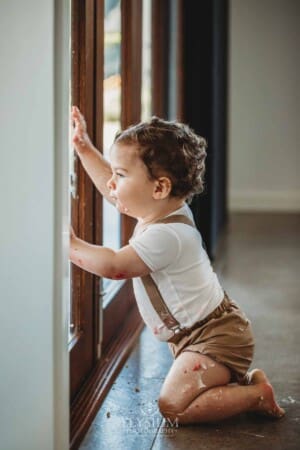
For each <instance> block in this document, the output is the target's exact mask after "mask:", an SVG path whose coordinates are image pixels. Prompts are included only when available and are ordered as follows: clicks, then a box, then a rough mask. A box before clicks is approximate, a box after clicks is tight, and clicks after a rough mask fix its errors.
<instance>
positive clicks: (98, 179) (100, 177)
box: [71, 106, 114, 204]
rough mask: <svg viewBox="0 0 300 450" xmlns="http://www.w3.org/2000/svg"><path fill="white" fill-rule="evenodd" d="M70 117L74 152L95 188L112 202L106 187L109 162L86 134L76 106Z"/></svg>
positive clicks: (109, 175)
mask: <svg viewBox="0 0 300 450" xmlns="http://www.w3.org/2000/svg"><path fill="white" fill-rule="evenodd" d="M71 117H72V120H73V122H74V133H73V144H74V147H75V150H76V153H77V155H78V156H79V159H80V161H81V163H82V165H83V167H84V169H85V170H86V172H87V174H88V175H89V177H90V178H91V180H92V182H93V183H94V185H95V186H96V188H97V190H98V191H99V192H100V193H101V194H102V195H103V196H104V197H105V198H106V199H107V200H108V201H109V202H110V203H113V204H114V200H113V199H112V198H111V197H110V196H109V189H108V188H107V182H108V180H109V179H110V178H111V176H112V171H111V167H110V164H109V163H108V161H106V160H105V159H104V158H103V156H102V154H101V152H99V151H98V150H97V149H96V148H95V147H94V145H93V144H92V142H91V140H90V138H89V136H88V134H87V130H86V122H85V119H84V117H83V115H82V114H81V112H80V111H79V109H78V108H77V107H76V106H73V107H72V115H71Z"/></svg>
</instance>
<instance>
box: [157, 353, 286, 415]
mask: <svg viewBox="0 0 300 450" xmlns="http://www.w3.org/2000/svg"><path fill="white" fill-rule="evenodd" d="M229 380H230V371H229V369H228V368H227V367H225V366H223V365H222V364H219V363H217V362H215V361H213V360H212V359H211V358H209V357H207V356H204V355H201V354H199V353H196V352H183V353H181V354H180V355H179V356H178V358H177V359H176V360H175V361H174V363H173V366H172V367H171V369H170V372H169V374H168V376H167V378H166V380H165V383H164V385H163V387H162V390H161V395H160V399H159V408H160V411H161V413H162V415H163V416H164V417H166V418H169V419H170V420H173V421H174V420H175V419H176V418H177V419H178V422H179V423H181V424H188V423H200V422H211V421H217V420H222V419H226V418H228V417H231V416H233V415H236V414H239V413H241V412H245V411H256V412H261V413H265V414H267V415H269V416H272V417H276V418H279V417H281V416H283V415H284V410H282V409H281V408H280V407H279V406H278V405H277V403H276V401H275V398H274V393H273V389H272V386H271V385H270V383H269V381H268V380H267V378H266V376H265V374H264V373H263V372H262V371H259V370H257V371H256V372H255V376H252V379H251V382H252V384H251V385H249V386H239V385H228V383H229ZM226 384H227V386H224V385H226Z"/></svg>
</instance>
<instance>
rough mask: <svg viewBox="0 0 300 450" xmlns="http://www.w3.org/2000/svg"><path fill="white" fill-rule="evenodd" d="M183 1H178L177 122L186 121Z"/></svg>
mask: <svg viewBox="0 0 300 450" xmlns="http://www.w3.org/2000/svg"><path fill="white" fill-rule="evenodd" d="M183 1H184V0H177V36H176V45H177V67H176V70H177V88H176V95H177V120H179V121H181V122H182V121H183V120H184V112H183V108H184V95H183V94H184V65H183V17H182V16H183Z"/></svg>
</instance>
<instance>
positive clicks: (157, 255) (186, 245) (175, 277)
mask: <svg viewBox="0 0 300 450" xmlns="http://www.w3.org/2000/svg"><path fill="white" fill-rule="evenodd" d="M175 214H184V215H186V216H187V217H188V218H190V219H192V220H193V215H192V212H191V210H190V208H189V207H188V205H186V204H185V205H184V206H183V207H181V208H179V209H177V210H176V211H174V212H173V213H172V214H170V216H171V215H175ZM129 243H130V245H131V246H132V247H133V248H134V250H135V251H136V253H137V254H138V255H139V257H140V258H141V259H142V260H143V261H144V263H145V264H146V265H147V266H148V267H149V268H150V270H151V276H152V278H153V280H154V282H155V283H156V285H157V287H158V289H159V291H160V293H161V295H162V297H163V299H164V301H165V303H166V305H167V306H168V309H169V310H170V312H171V314H172V315H173V316H174V317H175V318H176V319H177V321H178V322H179V323H180V325H181V326H184V327H191V326H192V325H193V324H194V323H195V322H198V321H199V320H202V319H204V318H205V317H206V316H207V315H208V314H210V313H211V312H212V311H213V310H214V309H215V308H216V307H217V306H218V305H219V304H220V303H221V301H222V300H223V297H224V291H223V289H222V287H221V285H220V283H219V280H218V278H217V275H216V274H215V272H214V271H213V268H212V266H211V263H210V260H209V258H208V256H207V253H206V251H205V250H204V248H203V246H202V238H201V235H200V233H199V231H198V230H197V229H196V228H193V227H191V226H190V225H186V224H183V223H168V224H164V223H158V224H151V225H149V226H148V227H147V228H146V229H145V230H144V231H142V232H140V233H138V234H137V235H135V236H133V237H132V238H131V239H130V241H129ZM133 288H134V293H135V297H136V301H137V305H138V308H139V311H140V313H141V316H142V317H143V319H144V321H145V323H146V324H147V325H148V327H149V328H150V329H151V330H152V332H153V333H154V334H155V335H156V337H157V338H158V339H159V340H161V341H166V340H168V339H169V338H170V337H171V336H173V332H172V331H171V330H169V329H168V328H167V327H166V325H165V324H164V323H163V322H162V320H161V319H160V317H159V315H158V314H157V313H156V311H155V309H154V308H153V306H152V304H151V301H150V300H149V297H148V295H147V292H146V290H145V288H144V285H143V282H142V280H141V279H140V278H133Z"/></svg>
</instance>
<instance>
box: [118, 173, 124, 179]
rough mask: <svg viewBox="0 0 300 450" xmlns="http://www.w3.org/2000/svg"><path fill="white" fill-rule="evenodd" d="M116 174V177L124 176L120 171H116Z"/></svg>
mask: <svg viewBox="0 0 300 450" xmlns="http://www.w3.org/2000/svg"><path fill="white" fill-rule="evenodd" d="M116 175H117V177H121V178H124V176H125V175H124V174H123V173H120V172H116Z"/></svg>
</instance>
